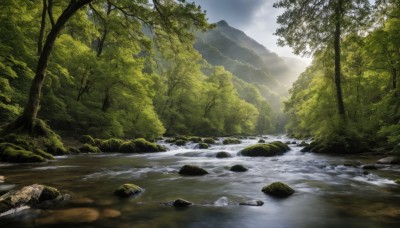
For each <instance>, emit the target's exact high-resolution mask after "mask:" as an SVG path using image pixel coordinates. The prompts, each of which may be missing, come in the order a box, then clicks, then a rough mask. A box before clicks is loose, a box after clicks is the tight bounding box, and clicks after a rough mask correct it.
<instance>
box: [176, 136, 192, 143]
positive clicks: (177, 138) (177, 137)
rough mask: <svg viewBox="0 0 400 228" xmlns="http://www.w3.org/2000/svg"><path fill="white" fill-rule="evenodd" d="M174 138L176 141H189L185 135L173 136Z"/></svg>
mask: <svg viewBox="0 0 400 228" xmlns="http://www.w3.org/2000/svg"><path fill="white" fill-rule="evenodd" d="M175 140H176V141H178V140H182V141H186V142H189V137H187V136H182V135H181V136H176V137H175Z"/></svg>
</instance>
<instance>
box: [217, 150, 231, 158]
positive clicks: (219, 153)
mask: <svg viewBox="0 0 400 228" xmlns="http://www.w3.org/2000/svg"><path fill="white" fill-rule="evenodd" d="M215 157H217V158H230V157H232V155H231V154H230V153H228V152H225V151H221V152H218V153H217V154H216V155H215Z"/></svg>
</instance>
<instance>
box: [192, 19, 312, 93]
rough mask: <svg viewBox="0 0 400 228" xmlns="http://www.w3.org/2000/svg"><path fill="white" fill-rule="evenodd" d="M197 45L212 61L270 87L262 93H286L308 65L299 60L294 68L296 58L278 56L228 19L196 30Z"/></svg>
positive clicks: (246, 79) (248, 79)
mask: <svg viewBox="0 0 400 228" xmlns="http://www.w3.org/2000/svg"><path fill="white" fill-rule="evenodd" d="M195 48H196V49H197V50H198V51H199V52H200V53H201V54H202V56H203V58H204V59H205V60H207V61H208V62H209V63H210V64H211V65H215V66H217V65H222V66H224V67H225V69H227V70H229V71H230V72H232V74H234V75H235V76H237V77H238V78H240V79H242V80H243V81H246V82H248V83H252V84H255V85H257V86H258V87H263V88H264V90H269V91H268V92H267V91H262V90H260V92H261V93H262V94H265V93H275V94H277V95H278V96H282V95H286V94H287V90H288V88H289V87H290V86H291V84H292V83H293V82H294V81H295V80H296V78H297V76H298V75H299V72H300V71H303V70H304V69H305V67H304V68H303V69H301V67H300V66H301V64H300V63H296V64H295V65H296V66H298V67H296V68H292V67H291V64H293V62H294V61H295V60H296V59H284V58H281V57H279V56H278V55H277V54H276V53H273V52H271V51H269V50H268V49H267V48H266V47H264V46H263V45H261V44H259V43H257V41H255V40H254V39H252V38H250V37H249V36H247V35H246V34H245V33H244V32H243V31H240V30H238V29H236V28H233V27H231V26H229V24H228V23H227V22H226V21H220V22H218V23H217V27H216V28H215V29H212V30H210V31H207V32H204V33H199V34H197V39H196V43H195Z"/></svg>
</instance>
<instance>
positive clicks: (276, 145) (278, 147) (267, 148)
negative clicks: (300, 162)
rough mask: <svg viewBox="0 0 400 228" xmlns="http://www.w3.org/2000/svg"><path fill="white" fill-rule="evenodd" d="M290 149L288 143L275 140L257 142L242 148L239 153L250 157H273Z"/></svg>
mask: <svg viewBox="0 0 400 228" xmlns="http://www.w3.org/2000/svg"><path fill="white" fill-rule="evenodd" d="M289 150H290V148H289V146H288V145H286V144H284V143H282V142H280V141H275V142H271V143H268V144H256V145H253V146H249V147H246V148H244V149H243V150H241V151H240V152H239V153H240V154H241V155H243V156H248V157H271V156H275V155H280V154H283V153H285V152H287V151H289Z"/></svg>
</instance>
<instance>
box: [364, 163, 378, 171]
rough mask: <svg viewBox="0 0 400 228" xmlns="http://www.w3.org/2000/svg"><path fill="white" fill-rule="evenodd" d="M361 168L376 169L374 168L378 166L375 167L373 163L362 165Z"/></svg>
mask: <svg viewBox="0 0 400 228" xmlns="http://www.w3.org/2000/svg"><path fill="white" fill-rule="evenodd" d="M361 168H362V169H367V170H376V169H378V167H376V165H375V164H368V165H363V166H362V167H361Z"/></svg>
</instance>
